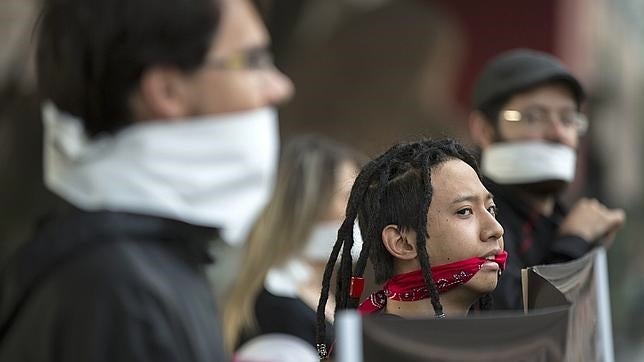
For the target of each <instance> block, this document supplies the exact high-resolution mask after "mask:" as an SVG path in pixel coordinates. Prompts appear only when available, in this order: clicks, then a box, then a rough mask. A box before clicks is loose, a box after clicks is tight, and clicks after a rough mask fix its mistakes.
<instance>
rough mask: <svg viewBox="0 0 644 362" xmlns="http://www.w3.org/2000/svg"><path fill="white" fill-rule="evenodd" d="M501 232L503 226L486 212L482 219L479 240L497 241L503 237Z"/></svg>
mask: <svg viewBox="0 0 644 362" xmlns="http://www.w3.org/2000/svg"><path fill="white" fill-rule="evenodd" d="M503 233H504V230H503V226H501V224H500V223H499V222H498V221H497V220H496V218H495V217H494V216H493V215H491V214H488V216H487V218H486V220H485V221H484V225H483V230H482V235H481V240H482V241H483V242H488V241H498V240H500V239H501V238H502V237H503ZM501 247H502V246H501Z"/></svg>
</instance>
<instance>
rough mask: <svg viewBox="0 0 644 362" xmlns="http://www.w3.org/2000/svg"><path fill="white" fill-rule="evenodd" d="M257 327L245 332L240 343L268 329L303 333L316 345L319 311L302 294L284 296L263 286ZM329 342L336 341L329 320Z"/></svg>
mask: <svg viewBox="0 0 644 362" xmlns="http://www.w3.org/2000/svg"><path fill="white" fill-rule="evenodd" d="M255 316H256V319H257V331H255V332H254V333H246V334H245V335H243V336H242V338H241V342H240V345H241V344H243V343H244V342H246V341H248V340H250V339H251V338H253V337H255V336H257V335H261V334H268V333H284V334H290V335H293V336H296V337H299V338H301V339H303V340H305V341H307V342H308V343H310V344H311V346H314V347H315V322H316V315H315V311H314V310H313V309H311V308H310V307H309V306H308V305H306V304H305V303H304V302H303V301H302V300H300V299H299V298H290V297H283V296H278V295H274V294H271V293H270V292H269V291H267V290H266V289H264V288H263V289H262V291H261V292H260V294H259V295H258V297H257V300H256V302H255ZM327 330H328V331H330V332H327V343H329V344H330V343H331V342H333V339H334V336H333V332H332V331H333V326H332V325H331V324H330V323H328V322H327Z"/></svg>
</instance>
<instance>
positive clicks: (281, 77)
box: [263, 68, 294, 105]
mask: <svg viewBox="0 0 644 362" xmlns="http://www.w3.org/2000/svg"><path fill="white" fill-rule="evenodd" d="M263 81H264V84H263V86H264V89H263V91H264V95H265V97H266V98H265V99H266V100H267V103H268V104H271V105H277V104H281V103H284V102H287V101H288V100H289V99H291V97H292V96H293V93H294V86H293V82H292V81H291V79H289V77H288V76H286V75H285V74H284V73H282V72H281V71H279V69H277V68H272V69H270V70H267V71H266V72H265V73H264V79H263Z"/></svg>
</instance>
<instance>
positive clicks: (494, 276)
mask: <svg viewBox="0 0 644 362" xmlns="http://www.w3.org/2000/svg"><path fill="white" fill-rule="evenodd" d="M498 281H499V275H498V273H497V272H495V271H488V272H478V273H476V275H474V277H472V279H470V281H469V282H467V283H466V284H465V286H467V287H468V288H469V289H470V290H472V291H474V292H475V293H476V294H480V295H484V294H488V293H491V292H492V291H494V289H495V288H496V285H497V283H498Z"/></svg>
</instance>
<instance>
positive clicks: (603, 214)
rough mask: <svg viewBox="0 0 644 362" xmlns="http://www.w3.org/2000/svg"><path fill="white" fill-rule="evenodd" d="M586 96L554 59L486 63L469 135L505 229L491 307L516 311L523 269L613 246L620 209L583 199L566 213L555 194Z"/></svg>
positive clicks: (571, 154)
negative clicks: (503, 264) (501, 268)
mask: <svg viewBox="0 0 644 362" xmlns="http://www.w3.org/2000/svg"><path fill="white" fill-rule="evenodd" d="M583 100H584V91H583V88H582V86H581V84H580V83H579V81H578V80H577V79H576V78H575V77H574V76H573V75H572V74H571V73H570V71H569V70H568V69H566V67H565V66H564V65H563V64H562V63H561V62H560V61H559V60H558V59H556V58H555V57H553V56H551V55H549V54H546V53H543V52H538V51H534V50H528V49H515V50H511V51H508V52H506V53H503V54H501V55H499V56H497V57H495V58H494V59H492V60H490V61H489V62H488V63H487V65H486V66H485V67H484V69H483V70H482V71H481V73H480V75H479V77H478V80H477V81H476V83H475V85H474V89H473V96H472V103H473V111H472V112H471V114H470V117H469V128H470V135H471V137H472V139H473V140H474V142H475V143H476V144H477V145H478V146H479V147H480V150H481V170H482V173H483V175H484V176H485V177H486V178H487V181H488V182H487V183H486V186H487V188H488V189H489V190H490V191H491V192H492V194H494V197H495V200H496V202H497V206H498V208H499V212H498V220H499V221H500V223H501V225H502V226H503V228H504V229H505V236H504V238H505V248H506V250H507V252H508V265H507V268H506V271H505V272H504V273H503V276H502V277H501V278H500V280H499V285H498V286H497V288H496V290H495V291H494V293H493V297H494V302H493V308H494V309H521V308H522V302H521V295H522V294H521V276H520V273H521V269H522V268H525V267H528V266H533V265H540V264H550V263H556V262H565V261H569V260H573V259H576V258H578V257H580V256H582V255H584V254H585V253H586V252H588V251H589V250H590V249H591V248H593V247H594V246H596V245H603V246H606V247H608V246H610V245H611V243H612V242H613V240H614V237H615V233H616V232H617V231H618V230H619V229H621V227H622V226H623V224H624V221H625V214H624V211H622V210H621V209H610V208H608V207H606V206H604V205H603V204H601V203H600V202H599V201H597V200H595V199H586V198H583V199H581V200H579V201H578V202H577V203H576V204H574V205H573V206H572V208H570V210H568V209H567V208H566V207H565V206H564V205H563V203H562V202H561V201H560V200H559V195H560V194H561V193H562V191H564V190H565V188H566V187H567V186H568V185H569V184H570V183H571V182H572V181H573V179H574V177H575V169H576V156H577V147H578V145H579V138H580V137H581V136H583V135H584V133H585V132H586V130H587V128H588V120H587V119H586V117H585V116H584V115H583V114H582V113H581V112H580V109H581V105H582V102H583Z"/></svg>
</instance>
